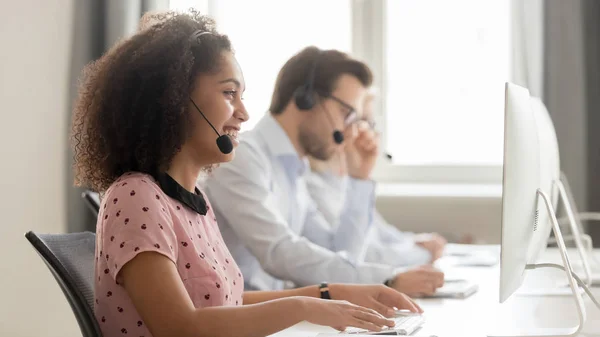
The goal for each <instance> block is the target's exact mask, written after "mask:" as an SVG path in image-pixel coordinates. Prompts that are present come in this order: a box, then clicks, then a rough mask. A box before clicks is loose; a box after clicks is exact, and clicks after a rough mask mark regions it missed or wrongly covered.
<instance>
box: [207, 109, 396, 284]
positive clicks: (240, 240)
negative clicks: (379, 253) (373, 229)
mask: <svg viewBox="0 0 600 337" xmlns="http://www.w3.org/2000/svg"><path fill="white" fill-rule="evenodd" d="M309 171H310V169H309V166H308V161H307V160H306V159H305V158H304V159H303V158H300V157H299V155H298V153H297V152H296V150H295V148H294V147H293V145H292V143H291V141H290V139H289V138H288V136H287V134H286V133H285V131H284V130H283V128H282V127H281V126H280V125H279V123H278V122H277V121H276V120H275V119H274V118H273V117H272V116H271V115H270V114H267V115H265V116H264V117H263V118H262V119H261V120H260V121H259V123H258V124H257V125H256V126H255V128H254V129H253V130H251V131H248V132H245V133H243V134H242V135H241V137H240V145H239V146H238V148H237V149H236V153H235V158H234V159H233V161H231V162H229V163H224V164H221V165H220V167H218V168H216V169H215V170H214V171H213V173H212V174H211V175H210V177H208V178H207V180H206V181H205V182H204V184H205V190H206V193H207V194H208V197H209V198H210V200H211V204H212V205H213V210H214V211H215V214H216V216H217V221H218V223H219V227H220V229H221V233H222V235H223V239H224V241H225V243H226V244H227V247H228V248H229V250H230V251H231V253H232V254H233V257H234V258H235V260H236V262H237V264H238V265H239V266H240V268H241V270H242V272H243V274H244V278H245V280H246V286H247V288H248V289H260V290H268V289H269V290H275V289H283V288H284V287H285V283H284V281H291V282H292V283H293V284H294V285H295V286H306V285H313V284H317V283H320V282H323V281H327V282H347V283H382V282H383V281H384V280H385V279H387V278H389V277H392V276H393V275H394V273H395V270H394V269H393V268H392V267H390V266H386V265H383V264H372V263H365V262H361V261H364V254H365V251H366V245H365V236H366V235H367V233H368V232H369V229H370V225H371V222H372V219H371V218H372V210H373V204H374V189H375V186H374V182H372V181H365V180H356V179H350V180H349V182H348V189H347V194H346V198H345V200H346V202H345V205H344V206H343V209H342V211H341V214H340V217H339V223H336V224H329V223H328V222H327V220H326V219H325V217H324V216H323V215H322V214H321V212H320V211H319V210H318V209H317V207H316V205H315V203H314V201H313V200H312V199H311V197H310V194H309V192H308V189H307V187H306V179H305V176H306V174H308V173H309Z"/></svg>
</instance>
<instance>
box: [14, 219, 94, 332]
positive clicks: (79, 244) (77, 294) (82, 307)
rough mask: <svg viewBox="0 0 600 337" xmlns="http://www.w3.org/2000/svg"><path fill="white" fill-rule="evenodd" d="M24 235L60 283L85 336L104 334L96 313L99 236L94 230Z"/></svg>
mask: <svg viewBox="0 0 600 337" xmlns="http://www.w3.org/2000/svg"><path fill="white" fill-rule="evenodd" d="M25 237H26V238H27V240H28V241H29V242H30V243H31V245H32V246H33V248H35V250H36V251H37V253H38V254H39V255H40V257H41V258H42V260H43V261H44V263H46V266H47V267H48V269H50V271H51V272H52V275H53V276H54V278H55V279H56V281H57V282H58V284H59V285H60V288H61V290H62V291H63V293H64V295H65V297H66V298H67V301H68V302H69V305H70V306H71V309H72V310H73V313H74V314H75V318H76V319H77V323H78V324H79V329H80V330H81V333H82V336H83V337H99V336H102V333H101V331H100V327H99V326H98V322H97V320H96V318H95V317H94V312H93V308H94V281H93V279H94V256H95V254H94V250H95V248H96V247H95V245H96V235H95V234H94V233H92V232H82V233H70V234H36V233H34V232H32V231H29V232H27V233H26V234H25Z"/></svg>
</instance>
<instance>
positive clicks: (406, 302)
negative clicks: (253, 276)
mask: <svg viewBox="0 0 600 337" xmlns="http://www.w3.org/2000/svg"><path fill="white" fill-rule="evenodd" d="M325 289H326V290H327V291H328V292H329V295H330V296H331V299H333V300H343V301H348V302H350V303H353V304H356V305H361V306H366V307H368V308H373V309H375V310H376V311H377V312H379V313H380V314H382V315H384V316H387V317H393V316H394V308H398V309H408V310H410V311H414V312H423V310H421V308H420V307H419V306H418V305H417V304H416V303H415V302H413V300H411V299H410V298H409V297H408V296H406V295H404V294H402V293H400V292H398V291H396V290H394V289H391V288H388V287H386V286H384V285H353V284H329V285H327V287H326V288H325ZM321 291H322V290H321V289H320V287H318V286H312V287H304V288H298V289H288V290H282V291H246V292H245V293H244V304H256V303H262V302H266V301H271V300H275V299H280V298H285V297H292V296H306V297H315V298H320V297H321Z"/></svg>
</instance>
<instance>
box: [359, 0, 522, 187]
mask: <svg viewBox="0 0 600 337" xmlns="http://www.w3.org/2000/svg"><path fill="white" fill-rule="evenodd" d="M386 3H387V2H386V0H352V16H353V17H352V23H353V25H352V27H353V32H352V36H353V40H352V52H353V54H354V56H356V57H358V58H360V59H361V60H363V61H365V62H367V63H368V64H369V66H370V67H371V69H372V71H373V74H374V76H375V78H374V83H373V84H374V86H375V87H376V88H378V92H379V95H377V97H376V99H375V106H374V115H375V121H376V123H377V124H378V125H386V111H387V107H386V100H385V95H386V93H387V91H386V85H385V84H386V83H387V79H386V75H387V71H386V67H387V59H386V47H387V46H386V41H387V31H386V27H387V24H386ZM513 72H514V71H513ZM380 131H381V135H380V136H381V148H382V149H383V150H384V151H385V149H386V148H387V144H386V141H387V139H386V135H385V128H383V129H382V130H380ZM373 177H374V179H376V180H377V181H380V182H384V183H428V184H429V183H431V184H438V183H439V184H448V183H450V184H500V183H501V182H502V165H477V166H475V165H473V166H468V165H427V166H424V165H423V166H420V165H398V164H393V163H392V162H391V161H390V160H389V159H387V158H386V157H385V155H383V156H382V158H380V160H378V161H377V165H376V167H375V171H374V174H373Z"/></svg>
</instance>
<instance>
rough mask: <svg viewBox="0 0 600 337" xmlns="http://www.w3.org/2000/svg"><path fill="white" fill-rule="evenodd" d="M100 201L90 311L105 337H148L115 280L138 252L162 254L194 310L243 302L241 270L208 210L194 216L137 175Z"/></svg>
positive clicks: (124, 179) (148, 179) (147, 178)
mask: <svg viewBox="0 0 600 337" xmlns="http://www.w3.org/2000/svg"><path fill="white" fill-rule="evenodd" d="M204 197H205V199H206V196H205V195H204ZM207 202H208V201H207ZM102 203H103V205H102V207H101V210H102V211H101V214H100V216H99V217H98V223H97V226H96V228H97V231H96V234H97V242H96V252H97V256H96V259H97V260H96V267H95V269H96V277H95V278H94V280H95V282H96V284H95V299H94V301H95V303H96V304H95V308H94V311H95V315H96V318H97V319H98V322H99V324H100V328H101V329H102V332H103V334H104V335H105V336H147V337H149V336H150V337H151V334H150V332H149V331H148V329H147V327H146V326H147V324H146V323H145V322H144V321H143V320H142V319H141V317H140V316H139V314H138V313H137V311H136V309H135V306H134V305H133V303H132V302H131V299H130V298H129V297H128V295H127V293H126V291H125V289H124V288H123V287H122V286H121V285H120V284H119V282H118V281H117V278H118V277H120V275H119V271H120V269H121V268H122V266H124V265H125V264H127V262H129V261H130V260H131V259H133V258H135V257H136V256H137V255H138V254H140V253H143V252H149V251H151V252H156V253H159V254H162V255H164V256H165V257H167V258H169V259H170V260H172V261H173V262H174V263H175V264H176V266H177V269H178V271H179V275H180V276H181V279H182V282H183V284H184V286H185V288H186V289H187V291H188V294H189V295H190V298H191V299H192V302H193V303H194V306H195V307H197V308H201V307H210V306H236V305H241V304H242V303H243V300H242V297H243V290H244V289H243V284H244V280H243V277H242V274H241V271H240V269H239V267H238V266H237V264H236V263H235V261H234V260H233V258H232V256H231V254H230V253H229V251H228V250H227V247H226V246H225V245H224V244H223V243H222V242H223V238H222V237H221V233H220V232H219V229H218V225H217V223H216V221H215V220H214V219H215V215H214V213H213V212H212V209H211V208H210V207H209V208H208V209H209V210H208V213H207V214H206V215H200V214H198V213H196V212H195V211H193V210H192V209H190V208H188V207H187V206H185V205H184V204H183V203H181V202H179V201H177V200H175V199H173V198H171V197H169V196H167V195H166V194H165V193H164V192H163V191H162V190H161V189H160V187H159V186H158V185H157V184H156V182H155V180H154V179H153V178H152V177H151V176H148V175H144V174H141V173H133V174H125V175H123V176H122V177H120V178H119V180H118V182H115V183H114V184H113V185H112V186H111V187H110V188H109V189H108V190H107V191H106V194H105V196H104V198H103V202H102ZM99 257H101V258H99ZM225 266H226V268H225ZM217 267H218V268H217Z"/></svg>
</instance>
